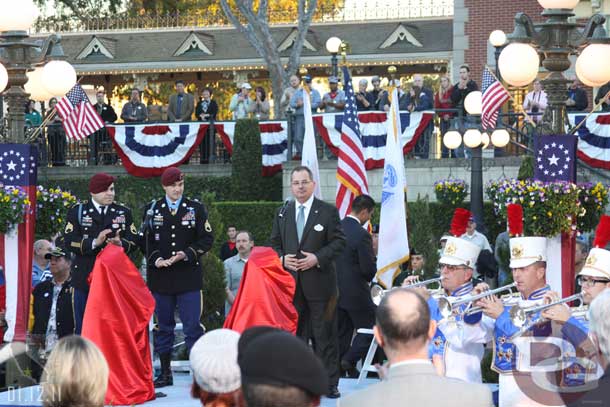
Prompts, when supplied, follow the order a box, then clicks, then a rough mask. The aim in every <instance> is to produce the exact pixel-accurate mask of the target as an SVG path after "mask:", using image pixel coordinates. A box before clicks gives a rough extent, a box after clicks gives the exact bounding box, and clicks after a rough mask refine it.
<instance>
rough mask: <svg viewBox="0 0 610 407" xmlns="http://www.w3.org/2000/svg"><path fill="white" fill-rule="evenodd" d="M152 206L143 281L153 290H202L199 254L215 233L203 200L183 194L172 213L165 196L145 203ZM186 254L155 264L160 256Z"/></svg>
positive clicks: (204, 251) (211, 240) (176, 291)
mask: <svg viewBox="0 0 610 407" xmlns="http://www.w3.org/2000/svg"><path fill="white" fill-rule="evenodd" d="M149 209H153V216H152V218H151V219H150V224H149V225H148V236H147V238H148V239H147V240H148V251H149V253H148V257H147V261H148V263H147V264H148V275H147V279H146V281H147V282H148V287H149V288H150V289H151V291H153V292H157V293H160V294H171V295H173V294H180V293H183V292H186V291H195V290H201V289H202V287H203V274H202V270H201V265H200V264H199V257H201V256H202V255H204V254H205V253H207V252H208V251H209V250H210V249H211V248H212V243H213V241H214V236H213V234H212V227H211V226H210V222H209V221H208V213H207V211H206V209H205V207H204V206H203V204H201V203H199V202H197V201H194V200H191V199H187V198H186V197H182V200H181V202H180V206H179V208H178V211H177V212H176V214H175V215H172V213H171V212H170V210H169V207H168V205H167V202H166V200H165V198H162V199H160V200H158V201H156V202H154V203H153V204H151V205H150V206H148V207H147V211H148V210H149ZM180 251H182V252H184V253H185V254H186V258H185V259H184V260H182V261H179V262H176V263H174V264H172V265H171V266H169V267H162V268H157V267H155V261H156V260H157V259H159V258H163V259H166V260H167V259H169V258H171V257H172V256H174V255H175V254H176V253H178V252H180Z"/></svg>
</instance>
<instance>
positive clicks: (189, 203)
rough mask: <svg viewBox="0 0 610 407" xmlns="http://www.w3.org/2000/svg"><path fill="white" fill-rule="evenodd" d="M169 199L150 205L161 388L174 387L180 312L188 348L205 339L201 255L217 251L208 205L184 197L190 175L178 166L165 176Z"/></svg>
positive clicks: (151, 274) (150, 263)
mask: <svg viewBox="0 0 610 407" xmlns="http://www.w3.org/2000/svg"><path fill="white" fill-rule="evenodd" d="M161 184H162V185H163V189H164V190H165V197H164V198H161V199H159V200H158V201H154V202H153V203H151V204H150V205H149V206H148V207H147V212H148V213H149V214H150V215H148V218H149V220H148V222H149V223H148V225H147V227H148V228H149V231H148V233H147V236H148V239H147V240H148V251H149V253H148V254H147V264H148V273H147V282H148V287H149V288H150V290H151V291H152V293H153V295H154V297H155V300H156V308H155V314H156V316H157V323H158V329H156V330H155V333H154V345H155V350H156V351H157V353H158V354H159V358H160V360H161V374H160V375H159V376H158V377H157V378H156V380H155V387H164V386H171V385H173V378H172V371H171V365H170V364H171V352H172V346H173V344H174V328H175V326H176V321H175V320H174V312H175V310H176V307H178V314H179V315H180V320H181V321H182V325H183V330H184V336H185V341H186V346H187V348H188V350H189V352H190V350H191V348H192V346H193V344H194V343H195V342H196V341H197V339H199V337H200V336H201V335H203V327H202V326H201V323H200V318H201V311H202V306H203V299H202V295H201V289H202V285H203V274H202V270H201V265H200V264H199V257H201V256H202V255H204V254H205V253H207V252H208V251H209V250H210V249H211V248H212V242H213V240H214V238H213V235H212V227H211V226H210V222H209V221H208V214H207V211H206V209H205V207H204V206H203V205H202V204H201V203H199V202H197V201H193V200H191V199H188V198H186V197H184V196H183V193H184V175H183V174H182V172H181V171H180V170H179V169H178V168H174V167H170V168H168V169H166V170H165V171H164V172H163V175H162V176H161Z"/></svg>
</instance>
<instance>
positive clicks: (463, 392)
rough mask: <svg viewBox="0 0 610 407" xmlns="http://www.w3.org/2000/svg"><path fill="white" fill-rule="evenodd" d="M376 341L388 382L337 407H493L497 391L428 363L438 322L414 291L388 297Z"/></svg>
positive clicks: (383, 302)
mask: <svg viewBox="0 0 610 407" xmlns="http://www.w3.org/2000/svg"><path fill="white" fill-rule="evenodd" d="M373 331H374V335H375V340H377V343H379V345H380V346H381V347H382V348H383V350H384V351H385V354H386V355H387V357H388V362H389V368H388V372H387V379H385V380H383V381H382V382H379V383H376V384H373V385H370V386H368V387H367V388H365V389H364V390H361V391H357V392H355V393H352V394H350V395H349V396H347V397H345V398H344V399H341V400H340V401H339V402H338V403H337V407H368V406H376V405H385V406H402V405H409V406H434V407H461V406H469V407H489V406H492V405H493V403H492V401H491V391H490V390H489V389H488V388H487V386H485V385H483V384H477V383H464V382H463V381H461V380H458V379H450V378H446V377H441V376H439V375H438V374H437V373H436V371H435V369H434V367H433V366H432V363H431V362H430V359H429V357H428V343H429V341H430V339H431V338H433V337H434V332H435V331H436V322H435V321H433V320H431V319H430V310H429V309H428V305H427V304H426V301H425V300H424V299H423V298H422V297H421V296H420V295H419V294H417V293H416V292H415V291H414V290H409V289H398V290H393V291H390V292H389V293H388V294H386V295H384V297H383V299H382V300H381V303H380V304H379V307H377V311H376V325H375V327H374V328H373Z"/></svg>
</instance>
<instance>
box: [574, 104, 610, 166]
mask: <svg viewBox="0 0 610 407" xmlns="http://www.w3.org/2000/svg"><path fill="white" fill-rule="evenodd" d="M569 118H570V125H572V126H574V125H577V124H578V123H580V122H581V121H583V120H584V119H585V115H584V114H582V113H577V114H570V115H569ZM577 135H578V152H577V154H578V158H579V159H581V160H582V161H584V162H585V163H586V164H588V165H590V166H591V167H594V168H602V169H605V170H610V113H594V114H592V115H591V116H589V118H588V119H587V121H586V122H585V123H584V124H583V125H582V126H580V128H579V129H578V131H577Z"/></svg>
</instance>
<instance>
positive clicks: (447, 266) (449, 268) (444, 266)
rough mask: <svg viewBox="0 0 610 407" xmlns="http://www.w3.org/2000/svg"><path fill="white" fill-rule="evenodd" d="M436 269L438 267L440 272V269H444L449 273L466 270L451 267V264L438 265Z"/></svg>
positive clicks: (461, 267)
mask: <svg viewBox="0 0 610 407" xmlns="http://www.w3.org/2000/svg"><path fill="white" fill-rule="evenodd" d="M438 267H439V268H440V269H441V270H442V269H444V268H446V269H447V270H449V271H451V272H454V271H458V270H461V269H465V268H466V267H464V266H454V265H452V264H442V263H439V265H438Z"/></svg>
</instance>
